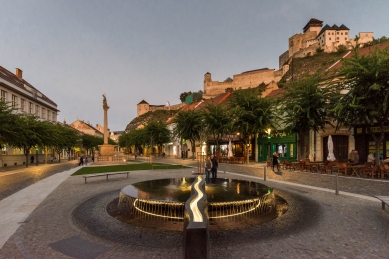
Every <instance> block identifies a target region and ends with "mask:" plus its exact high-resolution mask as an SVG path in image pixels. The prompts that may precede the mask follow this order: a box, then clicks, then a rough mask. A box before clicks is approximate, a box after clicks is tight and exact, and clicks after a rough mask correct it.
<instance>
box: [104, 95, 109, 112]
mask: <svg viewBox="0 0 389 259" xmlns="http://www.w3.org/2000/svg"><path fill="white" fill-rule="evenodd" d="M103 109H104V110H108V109H109V106H108V104H107V98H106V97H105V94H103Z"/></svg>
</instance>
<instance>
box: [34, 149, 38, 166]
mask: <svg viewBox="0 0 389 259" xmlns="http://www.w3.org/2000/svg"><path fill="white" fill-rule="evenodd" d="M38 150H39V148H38V146H37V145H36V146H35V163H36V166H38Z"/></svg>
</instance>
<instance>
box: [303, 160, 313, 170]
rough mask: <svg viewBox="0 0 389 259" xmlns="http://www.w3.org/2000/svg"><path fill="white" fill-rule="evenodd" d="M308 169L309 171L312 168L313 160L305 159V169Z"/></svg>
mask: <svg viewBox="0 0 389 259" xmlns="http://www.w3.org/2000/svg"><path fill="white" fill-rule="evenodd" d="M304 170H306V171H307V172H308V170H309V171H311V170H312V165H311V161H310V160H309V159H305V160H304V161H303V171H304Z"/></svg>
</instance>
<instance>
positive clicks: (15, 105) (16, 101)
mask: <svg viewBox="0 0 389 259" xmlns="http://www.w3.org/2000/svg"><path fill="white" fill-rule="evenodd" d="M12 107H13V108H17V107H18V97H17V96H16V95H12Z"/></svg>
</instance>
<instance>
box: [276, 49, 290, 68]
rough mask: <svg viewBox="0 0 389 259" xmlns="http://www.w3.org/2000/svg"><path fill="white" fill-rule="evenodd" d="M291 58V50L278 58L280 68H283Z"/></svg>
mask: <svg viewBox="0 0 389 259" xmlns="http://www.w3.org/2000/svg"><path fill="white" fill-rule="evenodd" d="M288 60H289V50H287V51H285V52H284V53H282V54H281V55H280V57H279V58H278V66H279V69H282V67H283V65H285V64H286V63H287V62H288Z"/></svg>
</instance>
